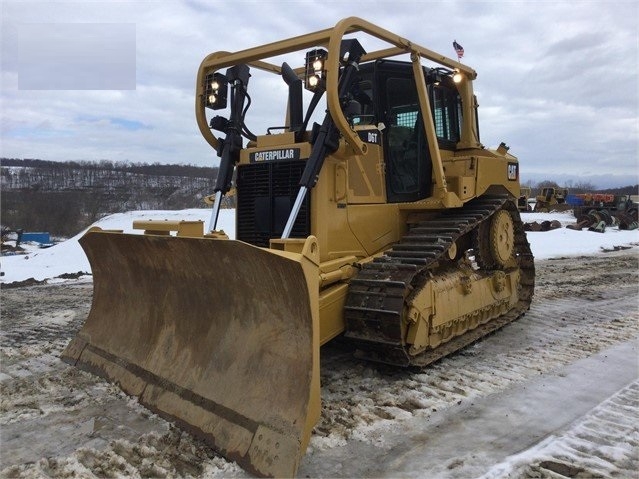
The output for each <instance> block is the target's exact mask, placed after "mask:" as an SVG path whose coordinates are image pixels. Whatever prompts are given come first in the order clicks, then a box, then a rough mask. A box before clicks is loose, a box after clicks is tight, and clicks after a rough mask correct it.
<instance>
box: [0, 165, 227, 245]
mask: <svg viewBox="0 0 639 479" xmlns="http://www.w3.org/2000/svg"><path fill="white" fill-rule="evenodd" d="M217 171H218V169H217V168H214V167H198V166H193V165H162V164H159V163H156V164H150V165H149V164H142V163H118V162H111V161H106V160H104V161H99V162H88V161H87V162H76V161H65V162H53V161H45V160H39V159H16V158H2V159H0V186H1V187H2V190H1V198H0V199H1V221H2V225H3V226H4V227H8V228H10V229H13V230H15V229H23V230H24V231H48V232H50V233H51V234H53V235H56V236H62V237H68V236H71V235H74V234H76V233H78V232H79V231H80V230H82V229H83V228H86V227H87V226H89V225H90V224H91V223H93V222H95V221H97V220H98V219H100V218H101V217H103V216H106V215H108V214H112V213H118V212H124V211H130V210H145V209H149V210H155V209H185V208H203V207H205V203H204V201H203V199H204V197H205V196H207V195H210V194H212V193H213V187H214V185H215V179H216V177H217Z"/></svg>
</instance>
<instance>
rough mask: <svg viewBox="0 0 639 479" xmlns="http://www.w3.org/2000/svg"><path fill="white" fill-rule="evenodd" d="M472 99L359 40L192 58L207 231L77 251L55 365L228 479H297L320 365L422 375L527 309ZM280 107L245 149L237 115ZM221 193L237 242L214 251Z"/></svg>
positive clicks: (148, 228) (311, 38) (103, 239)
mask: <svg viewBox="0 0 639 479" xmlns="http://www.w3.org/2000/svg"><path fill="white" fill-rule="evenodd" d="M367 41H368V42H370V43H372V44H373V45H376V46H378V47H377V48H376V49H372V50H370V49H369V50H365V49H364V46H363V45H365V44H366V42H367ZM300 52H303V53H300ZM297 59H299V60H301V61H300V63H302V60H305V61H303V65H301V66H299V67H296V68H294V67H291V66H290V65H289V63H288V62H293V61H296V60H297ZM282 60H284V61H282ZM423 61H429V62H431V63H434V65H435V66H430V67H428V66H425V65H423V64H422V62H423ZM475 77H476V73H475V71H474V70H472V69H471V68H469V67H467V66H465V65H463V64H461V63H459V62H458V61H456V60H452V59H450V58H447V57H445V56H443V55H440V54H438V53H435V52H433V51H431V50H428V49H426V48H423V47H421V46H419V45H418V44H417V43H414V42H411V41H408V40H407V39H404V38H402V37H401V36H399V35H396V34H393V33H391V32H389V31H387V30H384V29H382V28H380V27H378V26H375V25H373V24H371V23H368V22H366V21H364V20H361V19H359V18H347V19H344V20H342V21H340V22H339V23H337V24H336V25H335V26H334V27H332V28H329V29H326V30H322V31H318V32H315V33H310V34H306V35H302V36H298V37H295V38H290V39H287V40H283V41H278V42H275V43H271V44H268V45H263V46H260V47H256V48H251V49H248V50H243V51H239V52H235V53H229V52H217V53H213V54H211V55H209V56H207V57H206V58H205V59H204V60H203V62H202V64H201V66H200V68H199V71H198V74H197V82H196V90H197V91H196V99H195V110H196V118H197V124H198V126H199V128H200V131H201V132H202V135H203V136H204V138H205V140H206V141H207V142H208V143H209V144H210V145H211V147H212V148H214V150H215V151H216V152H217V154H218V155H219V156H220V171H219V176H218V179H217V183H216V186H215V202H214V206H213V211H212V218H211V221H210V224H209V225H207V227H206V228H204V225H203V223H202V222H187V221H182V222H168V221H167V222H160V221H155V222H152V221H138V222H135V223H134V227H135V228H139V229H142V230H144V234H123V233H121V232H117V231H102V230H99V229H97V228H96V229H92V230H91V231H89V232H87V234H86V235H85V236H84V237H83V238H82V239H81V244H82V246H83V248H84V250H85V252H86V254H87V256H88V258H89V260H90V262H91V267H92V271H93V275H94V297H93V305H92V309H91V312H90V314H89V317H88V318H87V320H86V323H85V324H84V326H83V328H82V329H81V331H80V332H79V333H78V335H77V337H76V338H74V339H73V340H72V342H71V343H70V344H69V346H68V347H67V349H66V350H65V352H64V353H63V358H64V359H65V360H66V361H68V362H70V363H72V364H75V365H77V366H78V367H81V368H84V369H86V370H89V371H92V372H94V373H96V374H99V375H101V376H104V377H106V378H108V379H110V380H112V381H114V382H117V383H119V384H120V386H121V387H122V389H123V390H124V391H126V392H127V393H129V394H132V395H135V396H138V397H139V401H140V402H141V403H142V404H144V405H145V406H147V407H148V408H150V409H151V410H153V411H156V412H158V413H159V414H161V415H162V416H163V417H166V418H169V419H170V420H173V421H174V422H176V423H178V424H179V425H181V426H182V427H184V428H186V429H187V430H189V431H191V432H192V433H193V434H195V435H197V436H199V437H202V438H203V439H204V440H206V441H207V442H208V443H209V444H211V446H212V447H214V448H215V449H216V450H218V451H220V452H221V453H222V454H224V455H225V456H226V457H227V458H229V459H232V460H236V461H237V462H238V463H239V464H240V465H242V466H243V467H244V468H246V469H247V470H249V471H251V472H253V473H255V474H258V475H262V476H293V475H295V473H296V470H297V467H298V465H299V462H300V459H301V457H302V456H303V454H304V452H305V449H306V446H307V444H308V441H309V439H310V436H311V431H312V428H313V426H314V425H315V424H316V422H317V420H318V418H319V414H320V381H319V354H320V346H321V345H322V344H324V343H326V342H328V341H330V340H331V339H333V338H335V337H337V336H340V337H341V338H343V340H344V341H347V342H348V343H349V344H351V345H352V350H353V351H354V352H355V353H356V354H357V355H358V356H359V357H362V358H365V359H368V360H372V361H378V362H383V363H388V364H392V365H397V366H400V367H422V366H425V365H427V364H428V363H430V362H432V361H435V360H437V359H439V358H441V357H442V356H444V355H446V354H449V353H451V352H453V351H456V350H458V349H460V348H462V347H464V346H465V345H467V344H469V343H471V342H473V341H475V340H477V339H478V338H480V337H481V336H484V335H485V334H488V333H490V332H491V331H494V330H495V329H497V328H499V327H501V326H503V325H504V324H506V323H508V322H510V321H512V320H514V319H516V318H517V317H519V316H520V315H522V314H523V313H524V312H525V311H526V310H527V309H528V308H529V305H530V302H531V299H532V295H533V289H534V263H533V256H532V254H531V251H530V248H529V245H528V242H527V240H526V236H525V233H524V230H523V225H522V222H521V219H520V217H519V212H518V209H517V199H518V197H519V195H520V187H519V163H518V160H517V159H516V158H515V157H514V156H512V155H511V154H509V153H508V147H506V145H505V144H503V143H502V144H501V145H500V146H499V147H498V148H497V149H496V150H490V149H487V148H485V147H484V146H482V144H481V143H480V140H479V131H478V116H477V101H476V98H475V95H474V94H473V86H472V82H473V80H474V79H475ZM249 80H251V82H250V83H251V86H250V87H249ZM282 80H283V81H282ZM259 81H263V83H262V84H261V87H259V86H258V85H259ZM253 84H255V87H253ZM304 87H305V88H306V89H307V90H308V92H307V93H306V95H307V101H308V106H307V108H306V110H305V109H304V107H303V104H304V103H305V100H304V92H303V89H304ZM260 88H261V90H260ZM260 91H261V92H262V93H261V94H260ZM253 92H255V93H253ZM278 92H281V93H282V96H283V98H282V108H281V110H280V116H279V117H278V118H276V119H275V120H273V123H272V126H271V127H270V128H268V130H267V131H266V132H264V133H263V134H259V135H255V134H253V133H252V132H251V130H249V128H248V127H247V123H246V118H247V113H248V110H249V107H250V106H253V105H255V108H256V109H258V113H259V115H262V116H263V115H265V114H266V113H269V114H271V113H272V112H274V111H275V110H274V105H275V98H276V96H277V93H278ZM311 93H312V96H310V95H311ZM251 95H253V96H251ZM309 97H310V99H309ZM323 98H325V102H326V106H325V115H324V117H323V120H322V121H321V123H320V122H317V123H315V122H314V123H313V125H312V126H310V123H311V120H312V119H313V115H314V114H315V113H314V112H315V110H316V107H317V105H319V104H320V102H321V101H322V99H323ZM264 101H266V102H268V104H267V105H265V108H264V106H259V104H260V102H264ZM222 110H223V111H224V112H225V113H226V115H224V116H223V115H216V116H213V114H214V113H215V112H216V111H220V112H222ZM232 188H234V191H235V194H236V201H237V210H236V239H235V240H229V239H228V237H226V235H225V234H224V233H223V232H221V231H217V230H216V227H217V219H218V215H219V208H220V205H221V203H222V198H223V197H224V195H225V194H226V193H227V192H229V191H230V190H231V189H232Z"/></svg>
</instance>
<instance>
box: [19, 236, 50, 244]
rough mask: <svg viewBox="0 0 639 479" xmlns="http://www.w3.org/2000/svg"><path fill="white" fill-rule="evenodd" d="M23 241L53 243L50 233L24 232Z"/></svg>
mask: <svg viewBox="0 0 639 479" xmlns="http://www.w3.org/2000/svg"><path fill="white" fill-rule="evenodd" d="M21 241H23V242H25V243H26V242H28V241H33V242H34V243H40V244H49V243H51V237H50V236H49V233H22V238H21Z"/></svg>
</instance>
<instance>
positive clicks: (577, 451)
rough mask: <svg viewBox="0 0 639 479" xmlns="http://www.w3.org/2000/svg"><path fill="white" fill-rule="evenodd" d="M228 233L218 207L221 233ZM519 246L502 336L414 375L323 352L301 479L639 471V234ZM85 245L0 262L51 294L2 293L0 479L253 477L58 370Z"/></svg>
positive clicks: (88, 380)
mask: <svg viewBox="0 0 639 479" xmlns="http://www.w3.org/2000/svg"><path fill="white" fill-rule="evenodd" d="M209 215H210V212H209V211H208V210H188V211H179V212H172V211H162V212H158V211H149V212H132V213H126V214H118V215H112V216H109V217H107V218H104V219H103V220H101V221H100V222H98V223H97V224H96V226H99V227H101V228H104V229H123V230H125V231H127V232H132V231H131V224H132V221H133V220H134V219H142V218H146V219H190V220H193V219H196V220H203V221H205V222H206V221H207V220H208V219H209ZM522 219H523V221H524V222H534V221H537V222H541V221H544V220H558V221H560V222H561V223H562V225H563V226H565V225H566V224H571V223H574V222H575V219H574V217H573V216H572V215H571V214H570V213H524V214H522ZM233 222H234V216H233V211H231V210H223V211H222V212H221V218H220V222H219V227H221V228H222V229H224V230H225V231H226V232H227V234H229V236H230V237H233V236H234V234H233V233H234V227H233ZM527 235H528V239H529V241H530V243H531V246H532V249H533V253H534V255H535V257H536V259H537V260H538V261H537V264H536V269H537V280H536V283H537V284H536V292H535V297H534V299H533V305H532V307H531V310H530V311H529V312H528V313H527V314H526V315H525V316H523V317H522V318H520V319H519V320H518V321H516V322H514V323H512V324H510V325H508V326H506V327H504V328H503V329H502V330H500V331H499V332H498V333H496V334H493V335H492V336H490V337H488V338H486V339H484V340H482V341H480V342H478V343H476V344H474V345H472V346H470V347H468V348H466V349H464V350H463V351H461V352H459V353H456V354H454V355H451V356H449V357H447V358H445V359H443V360H442V361H440V362H438V363H436V364H434V365H432V366H430V367H429V368H427V369H426V370H423V371H419V372H409V371H397V370H396V369H393V368H386V367H383V366H379V365H375V364H369V363H363V362H361V361H357V360H355V359H354V358H353V357H352V354H351V352H350V351H348V350H343V349H341V348H340V347H339V345H328V346H326V347H324V348H323V349H322V353H321V356H322V357H321V361H322V365H321V375H322V377H321V383H322V416H321V419H320V422H319V423H318V424H317V426H316V427H315V429H314V431H313V436H312V438H311V443H310V445H309V449H308V451H307V454H306V455H305V456H304V457H303V458H302V463H301V466H300V470H299V472H298V476H299V477H420V478H424V479H426V478H428V479H430V478H442V479H453V478H482V479H507V478H519V477H524V478H564V477H579V478H590V477H604V478H605V477H619V478H633V477H639V476H638V475H637V473H636V471H637V470H639V430H638V428H637V424H638V423H639V379H638V376H639V372H638V370H637V360H638V358H639V354H638V349H639V307H638V304H637V298H638V296H637V292H638V285H639V281H638V278H639V261H638V257H639V231H619V230H618V229H617V228H608V229H607V230H606V232H605V233H595V232H589V231H585V230H584V231H573V230H569V229H566V228H561V229H557V230H553V231H548V232H528V233H527ZM80 236H81V234H79V235H77V236H76V237H74V238H71V239H69V240H68V241H65V242H63V243H60V244H58V245H56V246H54V247H52V248H49V249H43V250H38V249H36V250H33V251H31V252H30V253H29V254H28V255H26V256H28V259H26V257H24V256H7V257H2V260H1V261H2V271H3V272H5V276H3V278H2V281H3V282H5V283H8V282H13V281H23V280H25V279H28V278H31V277H33V278H34V279H37V280H45V279H48V280H49V284H48V285H40V286H34V287H27V288H15V289H10V288H7V289H3V291H2V303H3V304H2V314H3V318H2V328H1V330H0V435H1V438H0V439H1V441H2V443H1V444H2V445H1V447H0V477H20V478H30V477H83V478H84V477H178V478H186V477H240V478H245V477H250V476H249V475H248V473H246V472H245V471H243V470H241V469H240V468H239V467H238V466H237V465H236V464H234V463H232V462H229V461H227V460H225V459H224V458H222V457H220V456H219V455H217V454H215V453H214V452H213V451H212V450H211V449H210V448H209V447H207V446H206V445H205V444H203V443H201V442H199V441H197V440H196V439H194V438H193V437H191V436H190V435H188V434H186V433H184V432H182V431H181V430H179V429H177V428H175V427H173V426H171V425H170V424H169V423H167V422H166V421H164V420H162V419H161V418H159V417H158V416H156V415H155V414H152V413H150V412H149V411H147V410H146V409H144V408H143V407H142V406H140V405H139V404H138V403H137V401H136V400H135V399H132V398H129V397H128V396H126V395H125V394H123V393H122V392H121V391H120V390H119V389H118V388H117V386H115V385H111V384H109V383H106V382H105V381H103V380H102V379H100V378H98V377H95V376H93V375H91V374H88V373H85V372H83V371H79V370H77V369H75V368H72V367H70V366H67V365H66V364H64V363H62V362H61V361H60V360H59V356H60V353H61V352H62V350H63V349H64V347H65V346H66V345H67V344H68V342H69V340H70V339H71V338H72V337H73V336H74V335H75V334H76V332H77V330H78V329H79V328H80V327H81V325H82V323H83V322H84V319H85V318H86V316H87V314H88V310H89V307H90V304H91V290H92V285H91V284H90V280H80V281H77V280H62V279H52V278H56V277H57V276H59V275H61V274H65V273H77V272H78V271H87V272H88V271H89V265H88V263H87V262H86V259H85V257H84V254H83V252H82V249H81V247H80V246H79V244H78V238H79V237H80ZM621 248H623V249H621ZM625 248H628V249H625ZM615 249H620V250H619V251H613V252H606V253H604V251H612V250H615Z"/></svg>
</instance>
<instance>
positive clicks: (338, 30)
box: [195, 17, 477, 189]
mask: <svg viewBox="0 0 639 479" xmlns="http://www.w3.org/2000/svg"><path fill="white" fill-rule="evenodd" d="M356 32H364V33H367V34H369V35H371V36H373V37H375V38H378V39H380V40H383V41H385V42H387V43H388V44H389V48H386V49H383V50H377V51H374V52H371V53H367V54H366V55H364V56H363V57H362V59H361V62H366V61H371V60H377V59H380V58H388V57H392V56H397V55H401V54H406V53H408V54H410V55H411V60H412V61H413V64H414V67H415V70H417V64H418V63H419V61H420V60H421V59H422V58H425V59H427V60H430V61H433V62H435V63H438V64H439V65H442V66H445V67H448V68H451V69H456V70H458V71H459V72H460V73H462V74H463V75H464V76H466V77H467V78H468V79H470V80H474V79H475V78H476V77H477V73H476V72H475V70H473V69H472V68H470V67H468V66H466V65H463V64H461V63H459V61H457V60H453V59H451V58H448V57H446V56H444V55H441V54H439V53H436V52H434V51H432V50H429V49H427V48H424V47H422V46H420V45H418V44H416V43H413V42H411V41H409V40H407V39H405V38H403V37H401V36H399V35H396V34H394V33H392V32H390V31H388V30H385V29H383V28H380V27H378V26H377V25H374V24H372V23H370V22H367V21H365V20H362V19H361V18H358V17H348V18H345V19H343V20H341V21H339V22H338V23H337V24H336V25H335V26H334V27H333V28H327V29H325V30H320V31H317V32H314V33H309V34H306V35H301V36H297V37H292V38H289V39H286V40H281V41H278V42H274V43H269V44H266V45H262V46H259V47H254V48H249V49H247V50H241V51H238V52H235V53H230V52H226V51H219V52H215V53H211V54H209V55H207V56H206V57H205V58H204V60H203V61H202V63H201V64H200V67H199V69H198V73H197V80H196V86H195V87H196V95H195V117H196V119H197V124H198V127H199V129H200V132H201V133H202V136H204V139H205V140H206V141H207V142H208V143H209V144H210V145H211V146H212V147H213V148H214V149H216V150H217V149H218V146H219V140H218V138H217V137H216V136H215V135H214V134H213V132H212V131H211V129H210V128H209V124H208V123H207V121H206V113H205V106H204V98H203V97H204V79H205V78H206V76H207V75H208V74H210V73H214V72H216V71H219V70H221V69H223V68H226V67H231V66H234V65H237V64H247V65H250V66H252V67H254V68H258V69H260V70H264V71H268V72H272V73H275V74H278V75H281V74H282V70H281V67H280V66H277V65H274V64H272V63H269V62H268V61H265V60H267V59H269V58H272V57H275V56H278V55H282V54H286V53H293V52H297V51H305V50H307V49H309V48H312V47H324V48H326V49H327V50H328V58H327V60H326V103H327V107H328V111H329V112H330V114H331V116H332V118H333V120H334V122H335V124H336V126H337V128H338V129H339V130H340V132H341V134H342V135H343V137H344V139H345V140H346V142H347V143H348V144H349V145H350V146H351V147H352V148H353V149H354V150H355V152H356V154H363V153H364V152H365V151H366V144H365V143H364V142H363V141H362V140H361V139H360V138H359V136H358V135H357V133H356V132H355V131H353V129H352V128H351V127H350V126H349V123H348V120H347V119H346V117H345V116H344V113H343V112H342V109H341V108H340V101H339V100H340V99H339V95H338V76H339V67H340V59H339V53H340V44H341V41H342V38H343V37H344V36H345V35H347V34H351V33H356ZM419 70H421V67H420V68H419ZM294 71H295V72H296V73H297V74H298V75H303V71H304V68H303V67H301V68H296V69H295V70H294ZM420 76H421V75H420ZM470 95H471V96H472V90H471V93H470ZM463 96H465V97H467V96H468V94H466V95H463ZM419 100H420V103H423V102H426V104H422V105H420V106H421V107H422V109H423V111H427V110H426V107H427V106H428V104H427V102H428V99H427V98H426V97H425V95H423V94H420V95H419ZM426 128H428V126H426ZM432 132H434V129H433V130H432ZM432 132H427V133H432ZM428 136H429V137H431V138H432V136H431V135H428ZM433 148H434V149H435V150H437V147H436V145H433ZM433 153H435V154H434V155H433ZM431 157H433V158H434V159H438V158H439V151H438V150H437V151H436V152H431ZM436 163H439V166H440V167H441V160H440V161H436ZM435 170H436V171H435V180H436V184H437V186H439V187H440V188H444V189H445V188H446V186H445V179H444V178H443V170H441V168H435ZM437 170H441V171H437Z"/></svg>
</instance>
